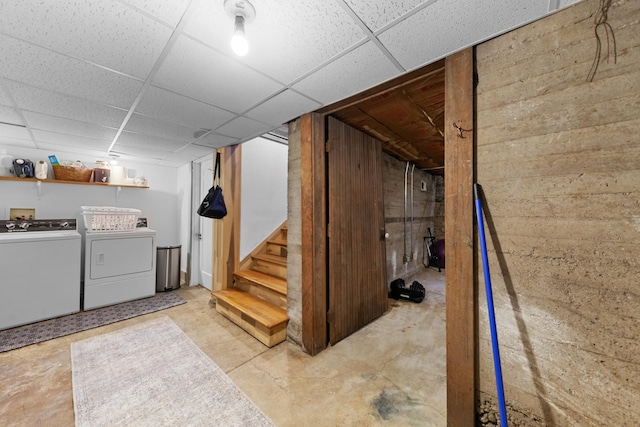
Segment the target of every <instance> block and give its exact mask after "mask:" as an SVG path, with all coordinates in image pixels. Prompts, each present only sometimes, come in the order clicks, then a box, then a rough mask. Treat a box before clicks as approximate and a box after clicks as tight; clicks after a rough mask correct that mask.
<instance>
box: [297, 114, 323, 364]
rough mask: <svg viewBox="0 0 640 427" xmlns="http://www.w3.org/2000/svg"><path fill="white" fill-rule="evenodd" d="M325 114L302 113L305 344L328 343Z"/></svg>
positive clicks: (316, 347)
mask: <svg viewBox="0 0 640 427" xmlns="http://www.w3.org/2000/svg"><path fill="white" fill-rule="evenodd" d="M325 154H326V153H325V126H324V115H322V114H317V113H309V114H305V115H303V116H302V117H300V168H301V181H302V193H301V199H302V200H301V228H302V248H301V253H302V345H303V347H304V349H305V351H307V352H308V353H309V354H311V355H312V356H313V355H315V354H317V353H319V352H320V351H322V350H323V349H325V348H326V347H327V256H326V253H327V216H326V170H325Z"/></svg>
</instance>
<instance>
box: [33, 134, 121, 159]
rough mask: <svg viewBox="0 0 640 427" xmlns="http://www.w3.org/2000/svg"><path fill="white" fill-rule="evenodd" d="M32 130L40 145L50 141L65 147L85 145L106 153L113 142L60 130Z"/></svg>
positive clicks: (84, 146)
mask: <svg viewBox="0 0 640 427" xmlns="http://www.w3.org/2000/svg"><path fill="white" fill-rule="evenodd" d="M32 132H33V136H34V138H35V140H36V142H37V143H38V145H40V144H41V143H48V144H59V145H62V146H65V147H83V148H88V149H92V150H99V151H101V152H102V153H103V154H105V153H106V152H107V149H108V148H109V145H110V143H111V141H107V140H97V139H91V138H86V137H83V136H77V135H69V134H64V133H59V132H49V131H43V130H33V131H32Z"/></svg>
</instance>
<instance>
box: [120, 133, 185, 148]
mask: <svg viewBox="0 0 640 427" xmlns="http://www.w3.org/2000/svg"><path fill="white" fill-rule="evenodd" d="M187 144H188V143H187V142H184V141H176V140H171V139H165V138H160V137H157V136H150V135H142V134H139V133H133V132H122V133H121V134H120V137H118V141H117V145H120V146H121V145H125V146H131V147H137V148H144V149H147V151H148V150H149V149H150V150H153V151H155V150H159V151H169V152H174V151H176V150H179V149H180V148H182V147H184V146H185V145H187Z"/></svg>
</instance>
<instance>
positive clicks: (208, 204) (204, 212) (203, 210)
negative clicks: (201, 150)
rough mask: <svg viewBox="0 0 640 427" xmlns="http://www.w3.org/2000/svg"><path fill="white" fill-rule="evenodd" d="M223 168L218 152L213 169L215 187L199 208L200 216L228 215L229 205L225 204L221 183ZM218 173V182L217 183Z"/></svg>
mask: <svg viewBox="0 0 640 427" xmlns="http://www.w3.org/2000/svg"><path fill="white" fill-rule="evenodd" d="M221 169H222V168H221V167H220V153H216V166H215V168H214V170H213V187H211V188H210V189H209V192H208V193H207V195H206V196H205V198H204V200H202V203H201V204H200V207H199V208H198V215H200V216H204V217H207V218H215V219H221V218H224V217H225V216H226V215H227V207H226V206H225V204H224V197H222V187H220V185H219V184H220V170H221ZM216 175H217V178H218V184H216Z"/></svg>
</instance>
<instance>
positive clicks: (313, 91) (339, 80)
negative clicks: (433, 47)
mask: <svg viewBox="0 0 640 427" xmlns="http://www.w3.org/2000/svg"><path fill="white" fill-rule="evenodd" d="M399 73H400V72H399V71H398V69H397V68H396V67H395V66H394V65H393V64H392V63H391V62H390V61H389V60H388V59H387V57H386V56H384V54H383V53H382V52H381V51H380V49H378V48H377V47H376V45H375V44H373V43H372V42H367V43H365V44H363V45H362V46H360V47H359V48H357V49H355V50H354V51H352V52H349V53H348V54H346V55H345V56H343V57H342V58H340V59H338V60H336V61H335V62H332V63H331V64H329V65H327V66H326V67H324V68H322V69H321V70H319V71H317V72H315V73H313V74H312V75H310V76H309V77H307V78H305V79H303V80H301V81H300V82H299V83H297V84H295V85H294V86H293V88H294V89H296V90H297V91H299V92H302V93H304V94H305V95H307V96H309V97H311V98H314V99H317V100H318V101H320V102H322V103H324V104H329V103H332V102H334V101H338V100H340V99H344V98H346V97H348V96H350V95H353V94H355V93H358V92H360V91H363V90H365V89H368V88H370V87H372V86H375V85H377V84H378V83H381V82H384V81H386V80H389V79H391V78H393V77H395V76H397V75H399Z"/></svg>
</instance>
